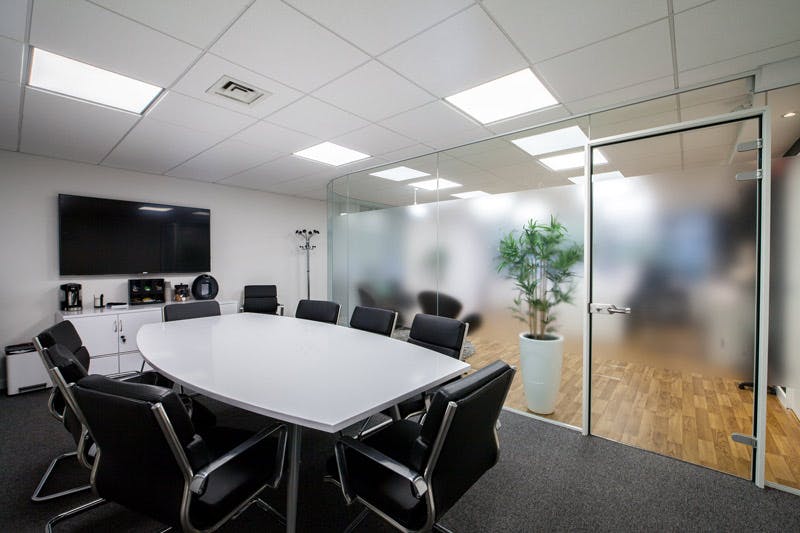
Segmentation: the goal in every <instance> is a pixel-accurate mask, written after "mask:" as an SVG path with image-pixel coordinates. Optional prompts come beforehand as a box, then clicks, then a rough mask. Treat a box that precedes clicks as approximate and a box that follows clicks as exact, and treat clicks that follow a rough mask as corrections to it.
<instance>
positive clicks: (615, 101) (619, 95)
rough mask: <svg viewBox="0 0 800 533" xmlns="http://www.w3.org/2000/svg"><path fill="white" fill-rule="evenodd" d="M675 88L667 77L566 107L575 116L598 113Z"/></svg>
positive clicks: (572, 103)
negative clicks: (591, 112)
mask: <svg viewBox="0 0 800 533" xmlns="http://www.w3.org/2000/svg"><path fill="white" fill-rule="evenodd" d="M674 88H675V81H674V80H673V78H672V76H665V77H663V78H658V79H656V80H651V81H648V82H645V83H640V84H637V85H631V86H630V87H625V88H623V89H617V90H615V91H610V92H607V93H603V94H598V95H595V96H590V97H589V98H583V99H581V100H575V101H574V102H570V103H568V104H566V107H567V108H568V109H569V111H571V112H572V113H573V114H576V115H577V114H580V113H587V112H590V111H597V110H599V109H603V108H606V107H611V106H615V105H620V104H624V103H626V102H630V101H632V100H637V99H639V98H645V97H647V96H653V95H656V94H658V93H663V92H665V91H669V90H671V89H674Z"/></svg>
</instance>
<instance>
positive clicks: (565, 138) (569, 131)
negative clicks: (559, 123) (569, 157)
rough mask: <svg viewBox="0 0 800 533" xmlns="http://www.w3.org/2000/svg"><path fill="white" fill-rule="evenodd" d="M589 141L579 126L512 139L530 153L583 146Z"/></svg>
mask: <svg viewBox="0 0 800 533" xmlns="http://www.w3.org/2000/svg"><path fill="white" fill-rule="evenodd" d="M588 141H589V139H588V138H587V137H586V135H584V133H583V130H581V129H580V127H578V126H570V127H569V128H562V129H560V130H555V131H548V132H547V133H540V134H538V135H531V136H530V137H523V138H521V139H514V140H513V141H511V142H512V143H514V144H516V145H517V146H519V147H520V148H522V149H523V150H525V151H526V152H528V153H529V154H530V155H541V154H549V153H551V152H560V151H561V150H569V149H570V148H577V147H579V146H583V145H584V144H586V143H587V142H588Z"/></svg>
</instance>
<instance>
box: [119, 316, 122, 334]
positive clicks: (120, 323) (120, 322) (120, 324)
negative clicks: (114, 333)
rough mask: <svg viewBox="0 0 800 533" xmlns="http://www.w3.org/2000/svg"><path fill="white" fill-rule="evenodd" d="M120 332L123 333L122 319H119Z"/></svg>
mask: <svg viewBox="0 0 800 533" xmlns="http://www.w3.org/2000/svg"><path fill="white" fill-rule="evenodd" d="M119 332H120V333H122V319H121V318H120V319H119Z"/></svg>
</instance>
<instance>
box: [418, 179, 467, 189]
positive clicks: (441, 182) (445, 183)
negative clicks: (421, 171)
mask: <svg viewBox="0 0 800 533" xmlns="http://www.w3.org/2000/svg"><path fill="white" fill-rule="evenodd" d="M408 185H409V186H411V187H414V188H415V189H425V190H426V191H435V190H437V189H440V190H441V189H453V188H455V187H461V184H460V183H456V182H455V181H450V180H446V179H444V178H436V179H432V180H427V181H418V182H416V183H409V184H408Z"/></svg>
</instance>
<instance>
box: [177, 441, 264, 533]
mask: <svg viewBox="0 0 800 533" xmlns="http://www.w3.org/2000/svg"><path fill="white" fill-rule="evenodd" d="M252 436H253V433H251V432H249V431H246V430H242V429H234V428H223V427H217V428H214V429H212V430H210V431H207V432H205V433H203V434H202V437H203V440H204V441H205V444H206V446H207V447H208V449H209V450H210V452H211V455H212V456H213V457H220V456H222V455H224V454H225V453H227V452H229V451H230V450H232V449H233V448H235V447H236V446H238V445H239V444H241V443H242V442H244V441H246V440H247V439H249V438H250V437H252ZM277 448H278V438H277V437H275V436H270V437H268V438H266V439H264V440H263V441H261V442H260V443H258V444H256V445H255V446H253V447H252V448H250V449H249V450H248V451H247V452H245V453H243V454H242V455H240V456H239V457H237V458H235V459H233V460H231V461H229V462H228V463H226V464H225V466H223V467H222V468H220V469H219V470H217V471H216V472H214V474H212V475H211V476H209V478H208V484H207V485H206V490H205V492H204V493H203V494H202V495H201V496H196V495H194V496H192V501H191V504H190V506H189V513H190V517H191V521H192V524H193V525H194V526H195V527H197V528H199V529H206V528H209V527H211V526H213V525H214V524H216V523H217V522H219V521H220V520H222V519H223V518H225V516H227V515H228V514H229V513H230V512H231V511H233V510H234V509H235V508H236V507H237V506H238V505H239V504H241V502H242V501H243V500H244V499H246V498H248V497H249V496H250V495H252V494H253V493H254V492H255V491H257V490H258V489H259V487H261V486H262V485H264V483H265V482H266V480H267V477H268V475H270V474H271V473H272V470H273V466H272V465H271V464H270V461H272V459H273V458H274V457H275V454H276V453H277ZM259 474H260V475H259Z"/></svg>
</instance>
